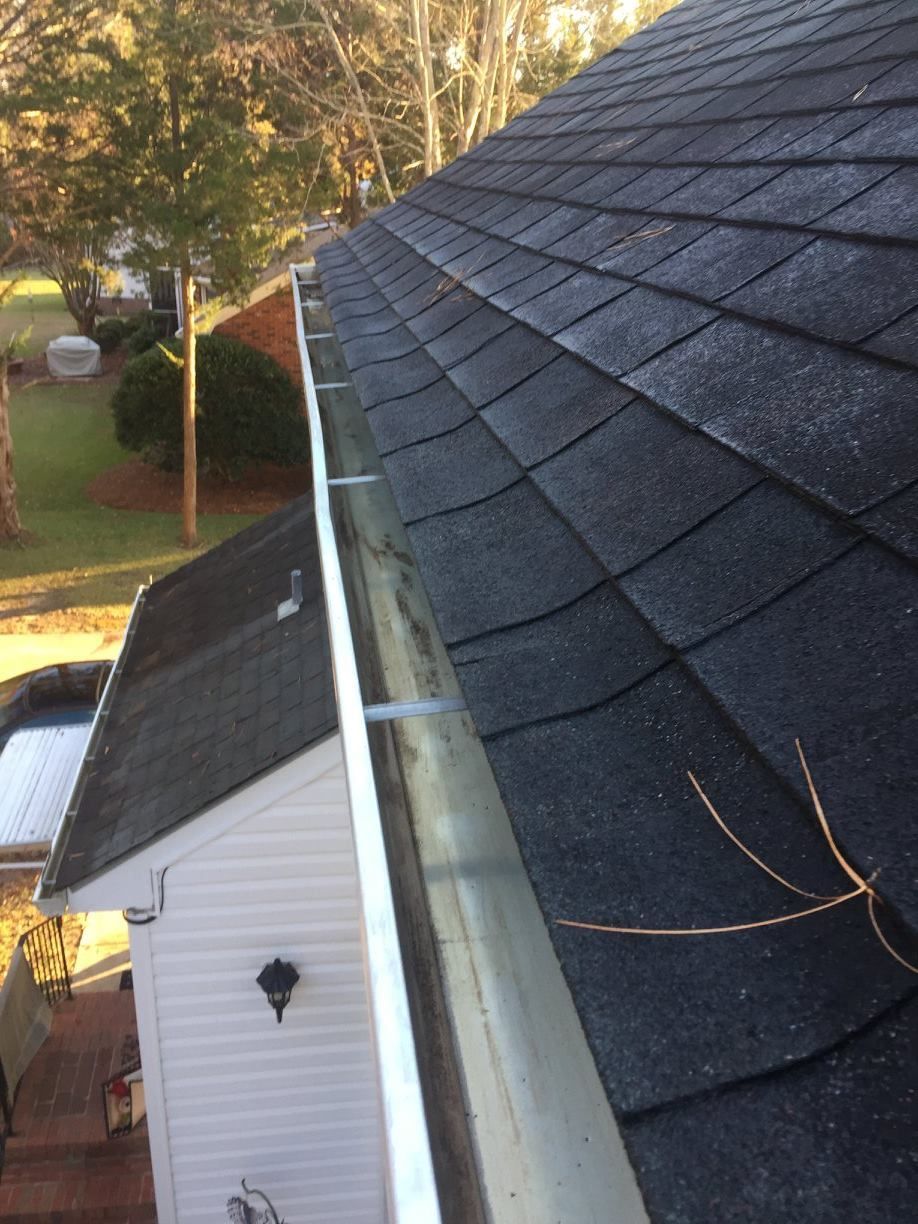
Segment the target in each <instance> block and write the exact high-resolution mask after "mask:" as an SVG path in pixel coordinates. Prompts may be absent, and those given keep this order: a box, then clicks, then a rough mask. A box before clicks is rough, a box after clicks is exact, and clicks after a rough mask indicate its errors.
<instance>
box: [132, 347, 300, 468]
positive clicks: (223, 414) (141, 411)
mask: <svg viewBox="0 0 918 1224" xmlns="http://www.w3.org/2000/svg"><path fill="white" fill-rule="evenodd" d="M164 347H165V348H166V349H167V350H168V352H169V353H171V354H174V356H175V357H176V358H179V359H180V358H181V341H178V340H170V341H169V342H168V343H167V344H166V345H165V346H164ZM112 410H113V412H114V415H115V434H116V436H117V438H118V441H119V442H120V443H121V445H122V446H123V447H125V448H126V449H127V450H132V451H139V452H141V453H142V454H143V456H144V458H145V459H147V460H148V461H149V462H152V463H155V464H156V465H157V466H158V467H161V468H164V469H165V470H166V471H178V470H180V469H181V466H182V370H181V364H180V360H179V363H178V364H177V363H176V361H175V360H172V359H170V358H169V357H167V356H166V354H165V353H164V352H163V351H162V349H161V348H159V347H157V348H155V349H151V350H150V351H149V352H147V353H143V354H142V355H141V356H140V357H135V358H134V359H133V360H131V361H129V362H128V363H127V365H126V366H125V367H124V373H123V374H122V376H121V382H120V384H119V386H118V389H117V391H116V392H115V395H114V398H113V399H112ZM197 452H198V466H199V467H201V468H205V469H208V468H209V469H210V470H212V471H215V472H217V473H218V474H219V475H222V476H224V477H226V478H228V479H230V480H235V479H238V477H239V476H240V475H241V474H242V471H243V469H244V468H245V466H246V464H247V463H249V462H253V461H254V462H265V461H270V462H272V463H279V464H283V465H285V466H289V465H292V464H295V463H305V462H306V460H307V459H308V456H309V434H308V430H307V428H306V420H305V418H304V416H303V413H302V409H301V404H300V397H299V393H298V392H297V390H296V388H295V387H294V385H293V383H292V382H291V380H290V378H289V377H288V376H287V374H286V373H285V372H284V370H283V369H282V368H281V367H280V366H279V365H278V364H277V362H276V361H275V360H274V359H273V358H271V357H268V356H266V355H265V354H264V353H259V352H256V350H255V349H251V348H249V347H248V345H246V344H242V343H241V342H240V341H239V340H231V339H230V338H229V337H228V336H201V337H199V339H198V343H197Z"/></svg>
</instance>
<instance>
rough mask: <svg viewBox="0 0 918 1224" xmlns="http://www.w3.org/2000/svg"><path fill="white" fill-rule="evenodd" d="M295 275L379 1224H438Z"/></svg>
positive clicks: (294, 268)
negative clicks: (370, 1070)
mask: <svg viewBox="0 0 918 1224" xmlns="http://www.w3.org/2000/svg"><path fill="white" fill-rule="evenodd" d="M299 272H300V268H299V267H298V265H296V264H291V265H290V279H291V283H292V288H293V301H294V313H295V317H296V332H297V344H298V346H299V353H300V364H301V366H302V370H303V391H304V393H305V396H306V411H307V417H308V420H309V436H310V447H311V452H312V478H313V486H314V490H315V517H316V533H317V536H318V543H319V558H320V563H321V566H322V585H323V589H324V592H325V609H326V615H327V619H328V634H329V640H330V646H331V656H332V667H333V669H334V675H335V690H336V696H337V702H338V716H339V725H340V729H341V742H342V745H343V749H344V764H345V772H346V776H347V788H348V797H349V800H350V806H351V820H352V823H353V833H354V846H355V851H356V857H357V872H358V877H359V880H360V894H361V908H362V917H363V926H364V932H363V933H364V946H365V956H366V965H367V984H368V994H369V1004H370V1014H371V1019H372V1027H373V1033H374V1040H375V1046H376V1062H377V1075H378V1078H379V1089H380V1098H381V1105H382V1113H383V1124H384V1129H385V1144H386V1165H387V1172H388V1179H387V1181H388V1184H387V1187H386V1193H387V1198H388V1206H389V1215H388V1221H389V1224H439V1221H440V1219H441V1216H440V1205H439V1198H438V1195H437V1187H436V1181H435V1177H434V1170H433V1160H432V1158H431V1151H430V1139H429V1136H428V1131H427V1120H426V1115H425V1111H424V1101H423V1097H422V1093H421V1083H420V1077H419V1075H418V1064H417V1055H416V1052H415V1045H414V1034H413V1030H412V1026H411V1015H410V1011H409V1005H408V991H407V987H406V983H405V972H404V966H403V964H402V955H401V948H400V945H399V937H398V930H397V927H396V920H395V906H394V901H393V897H392V887H391V881H390V877H389V865H388V859H387V855H386V845H385V841H384V838H383V831H382V821H381V818H380V811H379V801H378V798H377V794H376V782H375V779H374V776H373V765H372V761H371V758H370V746H369V741H368V739H367V730H366V721H365V717H364V707H363V699H362V696H361V691H360V681H359V678H358V674H357V660H356V657H355V654H354V643H353V640H352V637H351V629H350V620H349V617H348V609H347V602H346V599H345V594H344V581H343V578H342V574H341V565H340V562H339V559H338V545H337V541H336V539H335V528H334V521H333V518H332V511H331V503H330V499H329V493H328V484H329V481H328V470H327V465H326V460H325V439H324V437H323V433H322V421H321V418H320V415H319V403H318V400H317V398H316V388H315V382H314V380H313V375H312V365H311V362H310V359H309V353H308V351H307V348H306V332H305V328H304V326H303V308H304V306H307V307H308V302H301V301H300V293H299V286H300V284H301V283H302V282H300V280H299Z"/></svg>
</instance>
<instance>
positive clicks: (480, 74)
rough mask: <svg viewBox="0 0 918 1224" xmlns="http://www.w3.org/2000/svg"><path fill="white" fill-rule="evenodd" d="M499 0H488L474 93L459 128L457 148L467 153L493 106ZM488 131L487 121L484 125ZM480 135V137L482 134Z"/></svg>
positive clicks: (473, 87) (473, 82)
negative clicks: (492, 93) (461, 126)
mask: <svg viewBox="0 0 918 1224" xmlns="http://www.w3.org/2000/svg"><path fill="white" fill-rule="evenodd" d="M498 8H499V0H485V4H484V8H483V10H482V16H481V30H480V32H479V37H478V58H477V61H476V64H475V69H474V72H473V74H472V93H471V97H470V99H469V106H468V110H467V112H466V120H465V127H464V128H462V129H461V131H460V132H459V141H458V148H457V152H459V153H466V152H468V150H469V149H470V148H471V147H472V138H473V137H474V136H475V131H476V128H479V129H480V127H481V121H482V119H483V118H484V110H485V107H487V108H490V105H491V99H490V96H489V91H493V89H494V72H495V71H496V68H497V56H496V51H497V33H498V28H497V27H498V20H499V13H498ZM485 135H487V125H485ZM478 139H481V136H480V134H479V136H478Z"/></svg>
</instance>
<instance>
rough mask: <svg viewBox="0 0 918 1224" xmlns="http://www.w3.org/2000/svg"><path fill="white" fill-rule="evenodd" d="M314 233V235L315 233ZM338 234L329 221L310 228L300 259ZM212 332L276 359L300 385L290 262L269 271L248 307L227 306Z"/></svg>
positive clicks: (212, 326) (262, 277)
mask: <svg viewBox="0 0 918 1224" xmlns="http://www.w3.org/2000/svg"><path fill="white" fill-rule="evenodd" d="M313 231H314V232H313ZM335 236H336V231H335V229H334V228H333V226H332V225H331V224H330V223H328V222H324V221H322V222H319V223H317V224H316V225H314V226H311V227H309V229H307V236H306V238H305V240H304V242H303V243H302V244H301V247H300V250H299V253H298V256H299V258H300V259H306V258H307V257H308V256H311V255H312V254H313V253H314V252H315V251H316V250H317V249H318V248H319V247H320V246H323V245H324V244H325V243H328V242H331V241H333V240H334V238H335ZM210 330H211V331H212V332H216V333H217V334H218V335H221V336H230V337H231V338H232V339H233V340H241V341H242V342H243V344H248V345H249V347H250V348H254V349H258V351H259V352H261V353H267V355H268V356H269V357H273V358H274V360H275V361H276V362H277V363H278V365H280V366H282V367H283V368H284V369H285V370H286V371H287V373H288V374H289V375H290V377H291V378H292V379H293V381H294V383H296V384H297V385H299V383H300V381H301V379H302V374H301V371H300V353H299V348H298V346H297V339H296V326H295V322H294V306H293V296H292V294H291V290H290V271H289V261H288V262H286V263H284V264H282V265H277V266H272V267H269V268H266V269H265V271H264V273H263V274H262V275H261V276H260V277H259V279H258V283H257V285H256V286H255V288H254V289H253V290H252V292H251V293H250V294H249V296H248V298H247V300H246V302H245V305H243V306H238V305H233V304H232V303H230V304H228V305H226V306H224V307H223V308H222V309H221V310H220V311H219V313H218V314H217V315H216V316H215V317H214V319H213V320H212V321H211V322H210Z"/></svg>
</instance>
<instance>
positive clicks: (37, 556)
mask: <svg viewBox="0 0 918 1224" xmlns="http://www.w3.org/2000/svg"><path fill="white" fill-rule="evenodd" d="M112 389H113V388H112V384H111V382H110V381H109V380H108V379H106V381H105V383H60V384H55V385H45V384H34V385H32V386H30V387H27V388H25V389H24V390H22V391H18V392H14V394H13V397H12V405H11V425H12V433H13V444H14V448H15V474H16V481H17V484H18V486H19V510H20V517H21V519H22V524H23V527H24V529H25V530H26V531H27V532H29V533H31V535H32V536H33V537H34V542H32V543H30V544H29V546H28V547H26V548H22V549H19V548H3V549H2V550H0V630H6V631H9V630H13V629H15V630H24V629H27V628H43V629H48V630H52V629H53V630H55V631H66V630H74V631H83V630H96V629H104V630H112V629H118V628H119V627H120V626H121V625H123V622H124V618H125V616H126V615H127V612H128V608H129V605H130V603H131V601H132V600H133V598H134V594H135V592H136V589H137V587H138V585H139V584H140V583H142V582H148V581H149V579H150V577H151V576H152V577H153V578H157V577H160V576H161V575H162V574H165V573H168V572H169V571H170V570H172V569H175V568H176V567H177V566H179V565H182V564H184V563H185V562H186V561H188V560H189V559H190V558H191V556H193V555H194V554H193V553H190V552H189V551H188V550H186V549H183V548H182V547H181V546H180V545H179V533H180V527H181V522H180V516H179V515H177V514H147V513H143V512H140V511H133V510H109V509H106V508H105V507H102V506H96V505H95V504H94V503H93V502H91V501H90V500H89V498H88V497H87V496H86V493H85V488H86V485H87V483H88V482H89V481H90V480H91V479H92V478H93V477H94V476H95V475H96V474H97V473H98V472H101V471H104V470H105V469H106V468H109V467H112V466H113V465H114V464H117V463H121V462H123V461H124V460H125V459H127V458H128V457H129V456H128V455H127V454H126V452H124V451H122V450H121V449H120V447H119V446H118V444H117V442H116V441H115V439H114V435H113V430H112V419H111V414H110V410H109V406H108V401H109V398H110V396H111V393H112ZM253 521H254V518H253V517H252V516H248V515H240V514H221V515H209V516H202V517H201V518H200V519H199V535H200V538H201V548H200V550H199V551H203V550H204V549H205V548H209V547H212V546H213V545H214V544H216V543H218V542H219V541H220V540H223V539H225V538H226V537H227V536H230V535H233V534H234V533H235V532H237V531H241V530H242V528H243V527H246V526H248V525H249V523H251V522H253ZM36 613H41V614H42V616H41V621H42V623H41V624H40V625H34V624H32V623H31V622H30V621H22V620H21V619H20V618H21V617H23V616H31V615H34V614H36Z"/></svg>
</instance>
